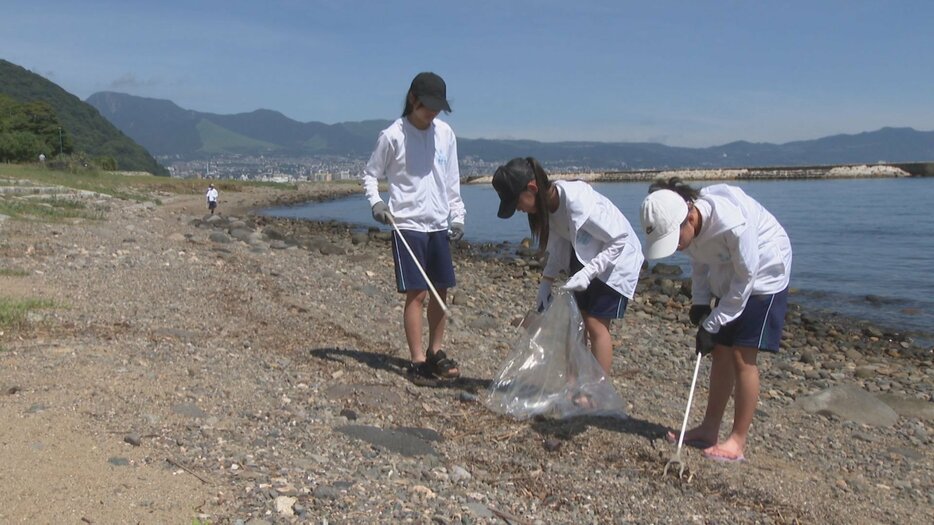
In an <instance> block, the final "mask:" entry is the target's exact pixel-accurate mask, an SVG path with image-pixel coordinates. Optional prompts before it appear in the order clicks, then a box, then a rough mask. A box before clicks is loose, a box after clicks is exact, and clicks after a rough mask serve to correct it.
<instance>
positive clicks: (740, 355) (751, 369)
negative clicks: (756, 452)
mask: <svg viewBox="0 0 934 525" xmlns="http://www.w3.org/2000/svg"><path fill="white" fill-rule="evenodd" d="M758 354H759V350H758V349H757V348H746V347H733V348H732V349H731V355H730V359H731V361H732V363H733V369H734V374H735V380H736V392H735V394H734V396H733V405H734V412H733V430H731V431H730V435H729V437H727V439H726V441H724V442H722V443H720V444H718V445H717V446H715V447H710V448H709V449H707V451H706V453H707V454H708V455H710V456H716V457H721V458H727V459H736V458H741V457H743V450H744V449H745V448H746V438H747V437H748V435H749V427H750V426H751V425H752V418H753V415H755V413H756V405H757V404H758V403H759V367H758V366H757V365H756V356H757V355H758Z"/></svg>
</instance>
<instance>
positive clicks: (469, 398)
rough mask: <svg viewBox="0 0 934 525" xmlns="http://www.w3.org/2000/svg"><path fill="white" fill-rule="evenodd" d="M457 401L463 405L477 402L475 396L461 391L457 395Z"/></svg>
mask: <svg viewBox="0 0 934 525" xmlns="http://www.w3.org/2000/svg"><path fill="white" fill-rule="evenodd" d="M457 399H458V400H459V401H463V402H464V403H476V402H477V401H478V400H479V398H478V397H477V395H476V394H471V393H470V392H464V391H463V390H462V391H460V392H458V393H457Z"/></svg>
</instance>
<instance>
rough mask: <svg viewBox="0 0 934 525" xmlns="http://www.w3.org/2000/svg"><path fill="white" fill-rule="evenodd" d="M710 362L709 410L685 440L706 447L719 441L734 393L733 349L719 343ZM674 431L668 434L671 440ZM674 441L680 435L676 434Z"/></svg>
mask: <svg viewBox="0 0 934 525" xmlns="http://www.w3.org/2000/svg"><path fill="white" fill-rule="evenodd" d="M711 356H712V358H713V359H712V361H711V364H710V392H709V394H708V395H707V410H706V411H705V412H704V420H703V421H701V424H700V425H698V426H696V427H694V428H692V429H691V430H688V431H687V432H685V433H684V442H685V443H688V442H693V444H694V445H695V446H698V447H701V448H706V447H710V446H712V445H714V444H716V443H717V440H718V438H719V435H720V423H721V422H722V421H723V412H724V411H725V410H726V404H727V403H728V402H729V401H730V396H731V395H732V394H733V379H734V372H733V357H732V349H731V348H730V347H727V346H723V345H717V346H715V347H714V349H713V352H712V353H711ZM672 436H673V435H672V433H669V434H668V439H669V441H671V440H672ZM673 437H674V439H673V440H674V441H677V440H678V436H677V435H674V436H673Z"/></svg>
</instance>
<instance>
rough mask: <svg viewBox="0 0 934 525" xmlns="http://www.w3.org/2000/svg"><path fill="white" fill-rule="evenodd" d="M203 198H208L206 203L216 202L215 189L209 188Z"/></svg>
mask: <svg viewBox="0 0 934 525" xmlns="http://www.w3.org/2000/svg"><path fill="white" fill-rule="evenodd" d="M204 196H205V197H207V198H208V202H217V188H209V189H208V192H207V193H205V194H204Z"/></svg>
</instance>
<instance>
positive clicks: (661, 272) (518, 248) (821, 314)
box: [254, 195, 934, 359]
mask: <svg viewBox="0 0 934 525" xmlns="http://www.w3.org/2000/svg"><path fill="white" fill-rule="evenodd" d="M341 197H343V195H342V196H341ZM254 211H258V210H254ZM255 216H256V218H257V219H258V220H259V221H260V223H262V224H267V223H268V224H278V225H280V226H285V230H286V231H293V232H296V231H306V232H316V233H319V232H330V233H332V234H333V233H335V232H340V234H341V235H347V236H350V237H354V236H356V237H357V238H361V237H360V236H361V235H363V234H364V232H365V235H366V237H367V238H368V239H378V240H381V241H383V242H387V243H388V241H389V239H390V232H389V231H386V230H382V229H380V228H378V227H376V226H362V225H357V224H352V223H345V222H341V221H335V220H327V221H317V220H311V219H299V218H290V217H270V216H265V215H258V214H257V215H255ZM302 235H310V234H309V233H305V234H299V236H298V237H296V238H295V239H293V241H291V242H292V243H293V244H295V245H302V244H304V241H303V240H302V239H301V236H302ZM452 254H453V255H454V256H455V265H457V259H458V258H459V257H460V258H466V259H469V260H471V261H473V262H475V263H483V264H492V265H495V266H498V267H500V271H501V272H502V273H503V274H508V273H509V272H510V269H512V268H516V267H520V268H523V270H525V271H529V272H530V273H529V275H527V277H528V278H530V279H532V280H534V281H535V283H536V286H537V274H536V273H535V270H538V271H539V272H540V269H541V268H542V267H543V266H544V261H543V260H542V258H541V257H540V256H538V255H537V253H536V250H534V249H532V248H528V247H526V246H524V243H518V244H513V243H509V242H501V243H471V242H469V241H460V242H458V243H457V246H456V247H455V248H454V249H453V250H452ZM676 268H677V269H678V271H677V273H674V272H675V269H676ZM688 273H689V272H688ZM690 286H691V278H690V275H685V272H684V269H683V268H681V267H680V266H679V265H672V264H668V263H664V262H657V263H655V264H649V263H645V264H644V265H643V269H642V272H641V274H640V277H639V284H638V286H637V289H636V296H637V297H638V296H639V295H645V296H646V297H645V298H644V300H646V301H649V302H659V301H661V302H664V303H666V304H669V303H671V301H672V300H677V301H678V302H680V303H682V304H683V305H684V308H683V310H684V312H683V313H684V316H686V315H687V311H688V309H689V307H690V297H689V294H690ZM789 292H790V293H789V302H788V306H789V311H792V310H794V311H797V312H798V314H796V315H797V319H800V317H802V316H803V317H804V318H805V319H807V321H806V323H808V324H811V325H821V327H820V328H819V329H818V331H820V332H822V333H826V332H827V331H830V330H833V329H836V330H837V331H840V332H855V333H859V334H862V335H865V336H866V337H867V338H873V339H874V340H882V341H885V342H887V343H891V346H892V348H894V347H896V346H897V347H899V348H900V349H901V351H902V352H904V351H907V352H908V353H909V354H910V355H913V356H915V357H918V358H925V357H927V358H928V359H934V331H931V332H923V331H917V330H907V329H904V328H901V327H896V326H890V325H887V324H885V323H879V322H876V321H873V320H871V319H865V318H860V317H856V316H852V315H847V314H843V313H840V312H828V311H823V310H821V309H818V308H812V307H810V306H808V305H806V304H801V303H800V302H798V301H796V300H794V298H795V296H797V295H798V293H799V292H798V290H797V289H791V290H789ZM659 296H662V297H663V298H662V299H659ZM682 317H683V316H682ZM791 317H793V318H794V316H791ZM685 318H686V317H685ZM786 330H787V328H786ZM889 350H891V349H889Z"/></svg>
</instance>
